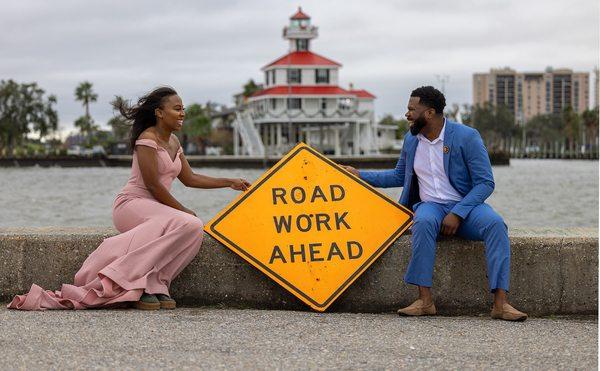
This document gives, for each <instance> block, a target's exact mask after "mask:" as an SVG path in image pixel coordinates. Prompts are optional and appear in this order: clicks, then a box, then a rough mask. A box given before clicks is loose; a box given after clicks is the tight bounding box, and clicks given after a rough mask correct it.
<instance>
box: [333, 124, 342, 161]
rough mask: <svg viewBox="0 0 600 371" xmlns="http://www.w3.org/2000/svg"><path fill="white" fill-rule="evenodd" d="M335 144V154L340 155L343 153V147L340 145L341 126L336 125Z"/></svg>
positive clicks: (334, 132)
mask: <svg viewBox="0 0 600 371" xmlns="http://www.w3.org/2000/svg"><path fill="white" fill-rule="evenodd" d="M333 135H334V137H333V145H334V152H333V153H334V154H335V155H336V156H339V155H341V154H342V148H341V147H340V128H339V127H336V128H334V131H333Z"/></svg>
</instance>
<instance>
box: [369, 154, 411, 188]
mask: <svg viewBox="0 0 600 371" xmlns="http://www.w3.org/2000/svg"><path fill="white" fill-rule="evenodd" d="M405 169H406V152H405V151H404V149H402V152H400V158H399V159H398V162H397V163H396V167H395V168H394V169H390V170H380V171H365V170H361V171H359V172H358V176H359V177H360V178H361V179H362V180H364V181H365V182H367V183H369V184H370V185H372V186H373V187H377V188H391V187H402V186H404V171H405Z"/></svg>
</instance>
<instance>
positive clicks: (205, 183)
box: [177, 153, 250, 191]
mask: <svg viewBox="0 0 600 371" xmlns="http://www.w3.org/2000/svg"><path fill="white" fill-rule="evenodd" d="M179 158H180V159H181V172H179V175H178V176H177V177H178V178H179V180H180V181H181V183H183V184H184V185H185V186H186V187H192V188H223V187H231V188H233V189H235V190H237V191H245V190H247V189H248V187H250V183H249V182H248V181H246V180H245V179H242V178H213V177H210V176H207V175H201V174H195V173H194V172H193V171H192V168H191V166H190V164H189V163H188V161H187V159H186V158H185V155H184V154H183V153H181V154H179Z"/></svg>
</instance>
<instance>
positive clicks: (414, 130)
mask: <svg viewBox="0 0 600 371" xmlns="http://www.w3.org/2000/svg"><path fill="white" fill-rule="evenodd" d="M425 125H427V120H425V117H423V116H419V117H417V119H416V120H415V121H413V124H412V125H411V126H410V133H411V134H412V135H417V134H419V133H420V132H421V130H422V129H423V128H424V127H425Z"/></svg>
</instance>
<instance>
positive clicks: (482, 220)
mask: <svg viewBox="0 0 600 371" xmlns="http://www.w3.org/2000/svg"><path fill="white" fill-rule="evenodd" d="M457 234H458V235H459V236H461V237H463V238H466V239H469V240H476V241H484V245H485V259H486V263H487V273H488V284H489V289H490V291H491V292H492V293H494V309H493V310H492V313H494V312H497V313H500V312H502V311H503V308H505V309H506V305H508V302H507V299H506V292H507V291H508V289H509V284H510V240H509V238H508V227H507V226H506V224H505V223H504V220H503V219H502V217H501V216H500V215H498V213H496V212H495V211H494V209H492V207H491V206H489V205H488V204H481V205H479V206H476V207H474V208H473V210H471V212H470V213H469V215H468V216H467V218H466V219H465V220H463V222H462V223H461V226H460V228H459V229H458V232H457ZM509 307H510V305H509ZM510 308H511V309H514V308H512V307H510ZM515 313H520V314H516V315H515V316H516V317H518V318H519V319H525V318H527V316H526V315H525V314H524V313H521V312H518V311H516V310H515ZM521 317H523V318H521ZM505 319H507V318H505Z"/></svg>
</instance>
